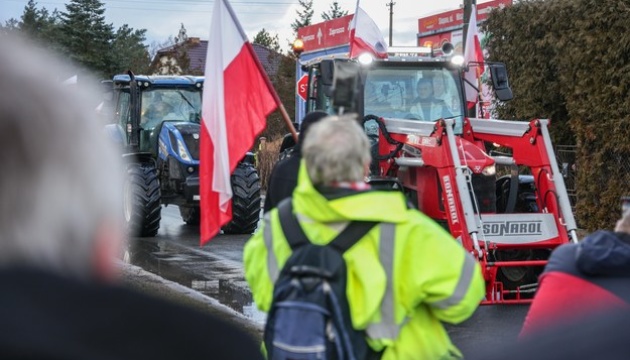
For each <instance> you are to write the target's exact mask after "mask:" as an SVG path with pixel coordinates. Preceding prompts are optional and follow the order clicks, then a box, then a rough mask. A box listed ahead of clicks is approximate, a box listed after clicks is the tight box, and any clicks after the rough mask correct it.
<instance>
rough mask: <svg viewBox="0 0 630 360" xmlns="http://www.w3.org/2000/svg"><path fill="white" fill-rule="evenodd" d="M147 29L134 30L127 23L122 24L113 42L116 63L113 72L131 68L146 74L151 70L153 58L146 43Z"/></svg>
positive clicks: (135, 71)
mask: <svg viewBox="0 0 630 360" xmlns="http://www.w3.org/2000/svg"><path fill="white" fill-rule="evenodd" d="M146 32H147V30H146V29H142V30H134V29H132V28H130V27H129V26H128V25H127V24H125V25H123V26H121V27H120V28H119V29H118V31H116V35H115V37H114V41H113V43H112V53H113V55H114V63H113V68H112V73H121V72H124V71H126V70H131V71H133V72H134V73H136V74H146V73H147V72H148V71H149V65H150V62H151V59H150V58H149V51H148V49H147V46H146V45H144V41H145V40H146V37H145V34H146Z"/></svg>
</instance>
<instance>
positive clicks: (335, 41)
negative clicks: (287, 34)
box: [297, 15, 354, 52]
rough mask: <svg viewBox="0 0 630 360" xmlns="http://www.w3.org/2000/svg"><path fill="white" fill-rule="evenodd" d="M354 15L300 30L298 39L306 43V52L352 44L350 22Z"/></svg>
mask: <svg viewBox="0 0 630 360" xmlns="http://www.w3.org/2000/svg"><path fill="white" fill-rule="evenodd" d="M353 16H354V15H346V16H343V17H340V18H336V19H332V20H329V21H324V22H321V23H318V24H314V25H309V26H305V27H301V28H299V29H298V34H297V35H298V38H300V39H302V41H304V52H309V51H314V50H322V49H328V48H332V47H336V46H340V45H346V44H348V43H349V42H350V22H351V21H352V17H353Z"/></svg>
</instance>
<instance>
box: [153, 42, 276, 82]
mask: <svg viewBox="0 0 630 360" xmlns="http://www.w3.org/2000/svg"><path fill="white" fill-rule="evenodd" d="M187 42H188V44H187V45H188V58H189V59H190V69H191V70H198V71H200V72H202V73H203V72H204V71H205V68H206V54H207V52H208V40H200V39H199V38H195V37H191V38H188V40H187ZM252 47H253V48H254V52H255V53H256V55H257V56H258V59H259V60H260V63H261V64H262V66H263V67H264V68H265V70H267V73H268V74H269V75H270V76H273V75H275V74H276V72H277V71H278V67H279V65H280V59H281V57H280V56H281V55H282V54H280V53H277V52H275V51H273V50H271V49H268V48H266V47H264V46H263V45H260V44H255V43H254V44H252ZM174 48H175V45H171V46H168V47H165V48H163V49H160V50H158V51H157V54H156V55H155V57H156V59H158V58H160V57H162V56H168V54H169V53H170V52H172V51H173V49H174ZM154 61H155V60H154Z"/></svg>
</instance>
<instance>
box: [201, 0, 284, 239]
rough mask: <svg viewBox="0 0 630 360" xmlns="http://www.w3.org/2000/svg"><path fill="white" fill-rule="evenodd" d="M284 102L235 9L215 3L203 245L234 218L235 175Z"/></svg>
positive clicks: (205, 120) (206, 100)
mask: <svg viewBox="0 0 630 360" xmlns="http://www.w3.org/2000/svg"><path fill="white" fill-rule="evenodd" d="M279 104H280V101H279V98H278V95H277V94H276V92H275V90H274V89H273V87H272V85H271V82H270V81H269V78H268V77H267V74H266V73H265V71H264V69H263V67H262V65H261V64H260V61H259V60H258V57H257V56H256V53H255V52H254V49H253V47H252V44H251V43H250V42H249V41H248V40H247V36H246V35H245V32H244V31H243V28H242V27H241V25H240V23H239V22H238V19H237V18H236V16H235V14H234V10H233V9H232V7H231V6H230V4H229V3H228V2H227V0H216V1H215V4H214V10H213V12H212V24H211V26H210V39H209V41H208V53H207V55H206V69H205V81H204V92H203V101H202V126H201V139H200V158H199V163H200V164H199V194H200V197H201V199H200V202H201V204H200V205H201V241H200V242H201V245H203V244H205V243H207V242H208V241H210V239H211V238H212V237H213V236H215V235H216V234H217V233H218V232H219V231H220V230H221V227H222V226H223V225H225V224H227V223H228V222H229V221H230V220H231V219H232V201H231V200H232V187H231V183H230V174H231V173H232V171H234V169H235V168H236V165H237V164H238V162H239V161H240V160H241V159H242V158H243V156H244V155H245V153H246V152H247V151H248V150H250V149H251V148H252V146H253V144H254V141H255V139H256V136H257V135H258V134H259V133H260V132H261V131H262V130H264V128H265V126H266V118H267V116H268V115H269V114H270V113H271V112H272V111H274V110H275V109H276V108H277V107H278V105H279Z"/></svg>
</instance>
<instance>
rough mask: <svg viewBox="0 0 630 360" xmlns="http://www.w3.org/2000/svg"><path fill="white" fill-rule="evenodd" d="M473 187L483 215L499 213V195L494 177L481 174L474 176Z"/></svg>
mask: <svg viewBox="0 0 630 360" xmlns="http://www.w3.org/2000/svg"><path fill="white" fill-rule="evenodd" d="M472 185H473V189H475V197H476V198H477V203H478V204H479V211H480V212H482V213H494V212H496V211H497V194H496V189H495V188H496V185H495V177H494V176H485V175H481V174H473V175H472Z"/></svg>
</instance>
